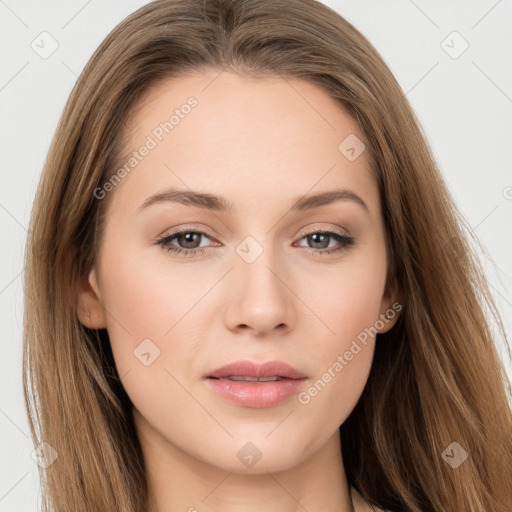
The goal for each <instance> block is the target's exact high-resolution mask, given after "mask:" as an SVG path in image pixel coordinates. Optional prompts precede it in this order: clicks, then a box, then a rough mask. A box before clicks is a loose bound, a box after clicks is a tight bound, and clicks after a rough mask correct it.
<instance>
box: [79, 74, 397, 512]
mask: <svg viewBox="0 0 512 512" xmlns="http://www.w3.org/2000/svg"><path fill="white" fill-rule="evenodd" d="M219 73H220V72H219V70H213V69H212V70H207V71H204V72H202V73H197V72H195V73H194V74H189V75H187V76H184V77H181V78H173V79H167V80H166V81H165V82H162V83H160V84H158V85H157V86H156V87H153V88H152V89H151V90H150V91H149V92H148V94H147V95H146V96H145V97H144V98H143V100H142V101H141V102H140V103H139V104H138V106H137V108H136V109H135V110H134V111H133V115H132V116H131V118H130V120H129V122H128V124H127V128H128V132H127V134H128V145H127V148H128V149H129V150H130V151H133V150H135V149H137V148H139V147H140V146H141V145H142V144H143V143H144V141H145V140H146V138H147V136H148V135H149V134H151V133H152V130H154V128H155V127H156V126H158V125H159V123H161V122H163V121H164V120H166V119H168V118H169V115H170V114H171V113H172V111H173V110H174V109H175V108H179V107H180V106H181V105H183V104H184V103H185V102H186V100H187V98H189V97H190V96H194V97H195V98H196V99H197V100H198V105H197V106H196V107H195V108H194V109H192V110H191V112H190V114H188V115H187V116H185V117H184V118H183V119H181V120H180V123H179V125H177V126H175V127H174V129H173V130H172V132H170V133H169V134H167V135H166V136H165V137H164V138H163V140H162V141H161V142H159V144H158V145H157V147H156V148H154V149H153V150H151V151H150V152H149V154H148V155H147V156H146V157H145V158H144V159H143V160H142V161H141V162H140V163H138V165H137V166H136V168H135V169H134V170H132V171H131V173H130V174H129V175H127V176H126V177H125V178H124V179H123V180H122V181H121V183H120V184H118V185H117V186H116V187H115V189H114V190H113V191H111V192H110V193H111V194H114V196H113V197H111V198H110V199H112V202H111V204H110V205H109V209H108V218H107V224H106V227H105V232H104V237H103V241H102V245H101V247H100V251H99V258H98V263H97V267H96V268H94V269H92V271H91V272H90V274H89V275H88V276H85V277H84V279H83V280H82V283H81V290H80V299H81V304H82V307H81V310H80V312H79V315H80V319H81V321H82V322H83V323H84V324H85V325H87V326H88V327H91V328H96V329H97V328H105V327H106V328H107V330H108V333H109V336H110V340H111V345H112V350H113V353H114V358H115V361H116V365H117V369H118V372H119V375H120V376H121V380H122V383H123V385H124V387H125V389H126V392H127V393H128V395H129V397H130V398H131V400H132V402H133V404H134V409H133V414H134V420H135V424H136V428H137V431H138V435H139V438H140V442H141V446H142V448H143V452H144V457H145V460H146V464H147V471H148V479H149V485H150V489H151V491H152V493H153V494H152V495H153V496H154V503H156V504H157V505H158V507H159V508H158V510H159V511H162V512H170V511H176V510H183V511H187V510H188V511H189V512H193V511H194V510H197V511H199V512H203V511H204V512H207V511H216V510H222V511H223V512H232V511H238V512H239V511H242V510H243V511H244V512H252V511H261V507H262V504H264V506H265V507H266V508H267V509H268V510H272V511H273V512H295V511H299V510H300V511H303V510H304V509H306V510H308V511H311V512H313V511H318V510H322V511H328V512H335V511H336V512H349V511H352V510H356V511H358V512H361V511H363V510H370V509H369V507H368V506H367V505H366V504H365V503H364V502H363V500H362V499H360V496H356V497H355V498H354V504H353V505H352V500H351V495H350V486H349V485H348V483H347V479H346V475H345V472H344V468H343V463H342V454H341V448H340V442H339V433H338V428H339V427H340V425H342V424H343V422H344V421H345V419H346V418H347V417H348V416H349V414H350V413H351V411H352V410H353V408H354V406H355V405H356V403H357V402H358V400H359V398H360V396H361V393H362V391H363V389H364V386H365V384H366V381H367V378H368V375H369V372H370V369H371V364H372V358H373V351H374V344H375V339H374V338H372V337H369V338H368V343H367V345H366V346H364V345H361V346H362V347H363V348H362V350H361V351H360V352H359V353H358V354H357V355H355V356H354V357H353V359H352V360H351V361H350V362H348V364H347V365H346V366H344V368H343V370H342V371H340V372H338V373H337V374H336V376H335V377H334V378H332V379H331V381H330V382H329V383H328V384H327V385H326V386H325V387H324V388H323V389H322V390H321V392H319V393H318V394H317V395H316V396H315V397H313V398H311V400H310V402H309V403H307V404H302V403H300V402H299V401H298V399H297V395H295V396H293V397H291V398H289V399H288V400H286V401H285V402H282V403H281V404H279V405H277V406H274V407H269V408H263V409H254V408H247V407H241V406H238V405H234V404H232V403H230V402H227V401H226V400H225V399H223V398H222V397H220V396H218V395H216V394H214V393H213V392H212V391H211V390H210V389H209V388H208V387H207V386H206V384H205V382H204V380H203V379H202V376H203V375H204V374H205V373H207V372H209V371H212V370H214V369H216V368H219V367H220V366H223V365H224V364H227V363H229V362H232V361H235V360H238V359H250V360H252V361H255V362H264V361H269V360H281V361H285V362H287V363H288V364H290V365H292V366H293V367H295V368H296V369H298V370H299V371H301V372H303V373H305V374H306V375H307V376H308V379H307V381H306V383H305V384H304V387H303V388H302V389H303V390H307V389H308V388H309V387H310V386H311V385H312V384H313V383H315V382H317V381H318V379H320V378H321V377H322V375H323V374H324V373H325V372H326V371H327V370H328V368H329V367H332V365H333V363H334V362H335V361H336V360H337V357H338V356H339V355H343V354H344V353H345V352H346V351H347V350H348V349H349V348H350V346H351V344H352V342H353V341H354V340H356V339H357V336H358V334H360V333H361V332H362V331H364V329H365V328H368V327H370V326H374V325H375V322H376V320H378V319H379V318H382V317H381V316H380V315H381V314H383V313H385V312H386V311H387V310H389V309H390V308H391V305H392V304H393V303H394V302H395V301H399V299H400V297H399V294H398V292H397V291H396V290H387V289H385V279H386V257H387V256H386V247H385V231H384V224H383V219H382V216H381V209H380V198H379V193H378V189H377V185H376V183H375V180H374V178H373V176H372V174H371V172H370V170H369V165H368V161H367V159H366V152H363V153H362V155H361V156H360V157H358V158H357V159H355V160H354V161H350V160H349V159H347V158H346V157H345V156H344V155H343V154H342V153H341V152H340V151H339V150H338V146H339V144H340V142H341V141H342V140H344V139H345V137H347V136H348V135H350V134H356V135H357V136H358V137H359V138H360V139H361V140H363V135H362V133H361V132H360V129H359V127H358V125H357V123H356V122H355V121H354V120H353V118H352V117H350V116H349V114H348V113H347V112H346V111H345V110H344V109H342V108H341V107H340V106H339V105H338V104H337V103H335V102H334V100H332V99H331V98H330V97H329V96H328V95H327V94H326V93H325V92H324V91H323V90H322V89H320V88H318V87H317V86H316V85H314V84H311V83H309V82H307V81H304V80H302V79H290V78H287V79H286V80H284V79H282V78H280V77H277V76H273V77H267V78H264V79H256V78H247V77H240V76H238V75H236V74H232V73H229V72H222V73H220V74H219ZM171 186H173V187H179V188H180V189H184V190H188V189H193V190H195V191H200V192H208V193H211V194H215V195H219V196H223V197H224V198H225V199H226V200H227V201H231V202H232V203H233V205H234V209H233V211H231V212H212V211H208V210H204V209H201V208H198V207H195V206H187V205H184V204H178V203H173V202H169V201H167V202H160V203H155V204H153V205H151V206H149V207H147V208H145V209H143V210H142V211H140V212H138V211H137V209H138V207H139V206H140V205H141V204H142V203H143V202H144V201H145V200H146V199H147V198H148V197H150V196H152V195H153V194H155V193H158V192H161V191H163V190H165V189H167V188H168V187H171ZM335 188H347V189H350V190H352V191H353V192H355V193H356V194H357V195H359V196H360V197H361V198H362V199H363V200H364V202H365V203H366V205H367V207H368V212H367V211H366V210H365V209H364V208H362V207H361V206H360V205H359V204H357V203H356V202H354V201H350V200H340V201H336V202H333V203H331V204H328V205H324V206H321V207H319V208H315V209H314V210H311V211H303V212H291V211H290V207H291V204H292V202H293V200H294V199H296V198H298V197H302V196H304V195H305V194H307V195H311V194H314V193H317V192H322V191H329V190H332V189H335ZM179 227H187V228H190V230H191V231H194V230H196V231H202V232H205V233H206V234H207V236H206V237H203V238H201V239H200V241H197V242H196V243H197V245H200V246H201V247H202V248H205V251H204V253H202V254H199V255H197V256H190V255H183V254H175V253H172V252H169V251H167V250H166V249H165V248H163V247H162V246H160V245H158V244H156V243H155V239H157V237H161V236H163V235H165V234H169V233H171V232H172V231H173V230H174V229H175V228H179ZM332 229H335V230H339V231H341V232H342V233H344V234H349V235H350V236H352V237H354V239H355V244H354V245H353V246H351V247H348V248H346V249H345V250H341V251H338V252H334V253H332V254H324V255H319V254H318V251H319V250H321V249H323V248H325V246H322V245H319V242H318V241H317V242H316V245H315V241H314V240H311V239H310V238H309V239H308V237H306V234H307V233H308V232H309V231H314V232H324V231H325V230H332ZM248 236H251V237H253V238H254V239H255V240H256V241H257V242H258V243H259V245H260V247H261V248H262V250H263V252H262V254H260V255H259V257H258V258H256V260H255V261H254V262H252V263H248V262H247V261H246V260H244V259H243V258H242V257H241V256H240V255H239V254H238V253H237V252H236V248H237V247H238V246H239V245H240V244H241V242H242V241H243V240H244V239H245V238H246V237H248ZM328 240H330V241H329V242H328V245H329V247H328V248H329V249H331V248H335V247H339V246H340V245H341V244H340V242H338V241H337V240H336V239H334V238H330V239H328ZM180 243H181V245H180ZM189 243H190V240H189ZM170 245H172V246H174V247H181V248H183V247H185V248H186V247H187V246H186V241H185V240H184V239H181V240H180V239H179V238H174V240H173V242H172V243H171V244H170ZM251 250H253V249H251ZM315 251H316V253H315ZM87 313H88V314H87ZM397 318H398V314H397V315H395V318H394V319H392V320H389V321H387V323H385V327H384V328H381V329H379V332H385V331H387V330H389V329H391V328H392V327H393V325H394V324H395V322H396V320H397ZM147 338H149V339H151V340H152V342H153V343H154V344H155V345H156V346H158V348H159V349H160V356H159V357H158V358H156V359H155V360H154V361H153V362H152V363H151V364H150V365H148V366H145V365H144V364H142V363H141V362H140V361H139V359H137V358H136V357H135V356H134V350H136V348H137V346H138V345H139V344H140V343H141V342H142V340H144V339H147ZM248 442H251V443H253V444H254V445H255V446H256V447H257V449H258V450H259V452H260V453H261V455H262V457H261V459H260V460H259V461H258V462H257V463H256V464H255V465H254V466H252V467H250V468H249V467H246V466H245V465H244V464H243V463H242V462H241V461H240V459H239V458H238V457H237V452H238V451H239V450H240V449H241V448H242V447H244V445H246V443H248Z"/></svg>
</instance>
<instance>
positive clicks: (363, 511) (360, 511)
mask: <svg viewBox="0 0 512 512" xmlns="http://www.w3.org/2000/svg"><path fill="white" fill-rule="evenodd" d="M350 494H351V496H352V503H353V504H354V510H355V512H390V511H387V510H384V509H382V508H378V507H370V505H369V504H368V503H367V502H366V501H365V499H364V498H363V497H362V496H361V494H359V492H357V490H356V489H355V488H354V487H350Z"/></svg>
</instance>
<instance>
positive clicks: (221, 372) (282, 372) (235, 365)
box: [206, 361, 306, 379]
mask: <svg viewBox="0 0 512 512" xmlns="http://www.w3.org/2000/svg"><path fill="white" fill-rule="evenodd" d="M234 376H239V377H256V378H260V377H282V378H287V379H304V378H306V375H304V374H303V373H301V372H299V371H298V370H296V369H295V368H293V366H290V365H289V364H286V363H284V362H282V361H268V362H266V363H262V364H258V363H254V362H253V361H234V362H232V363H229V364H227V365H225V366H222V367H221V368H218V369H217V370H214V371H213V372H210V373H208V374H207V375H206V378H208V377H210V378H214V379H220V378H222V377H234Z"/></svg>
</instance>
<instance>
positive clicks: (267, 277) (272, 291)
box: [226, 236, 292, 333]
mask: <svg viewBox="0 0 512 512" xmlns="http://www.w3.org/2000/svg"><path fill="white" fill-rule="evenodd" d="M271 240H272V237H271V236H266V237H265V240H264V241H262V242H260V241H258V240H256V238H255V237H252V236H248V237H246V238H245V239H244V240H242V242H241V243H240V244H239V245H238V246H237V247H236V248H235V252H236V254H235V259H234V267H235V268H234V272H233V273H232V276H231V279H232V286H233V287H232V294H231V298H230V307H229V308H228V318H227V319H226V321H227V323H228V324H229V325H230V327H231V328H236V327H237V326H240V325H244V326H247V327H251V328H252V329H254V330H255V331H257V332H259V333H263V332H266V331H269V330H271V329H273V328H274V327H277V326H281V325H286V326H288V327H289V326H290V325H289V324H290V323H291V321H292V316H291V314H290V313H291V306H292V304H291V298H290V292H289V290H288V289H287V286H286V285H285V283H286V276H285V275H283V268H284V265H282V263H283V262H282V258H280V257H279V251H275V250H274V248H273V247H272V242H271Z"/></svg>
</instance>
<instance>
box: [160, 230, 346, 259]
mask: <svg viewBox="0 0 512 512" xmlns="http://www.w3.org/2000/svg"><path fill="white" fill-rule="evenodd" d="M205 238H207V239H210V240H212V238H211V237H210V236H208V234H206V233H204V232H203V231H196V230H193V229H189V228H184V229H179V230H176V231H174V232H172V233H169V234H168V235H165V236H164V237H162V238H160V239H159V240H157V241H156V243H157V244H158V245H160V246H162V248H163V249H165V250H166V251H170V252H174V253H175V254H182V255H185V256H187V255H188V256H197V255H199V254H202V253H204V252H205V250H206V248H207V247H208V246H207V245H206V246H205V245H201V242H202V241H203V240H204V239H205ZM304 239H306V240H307V243H308V244H312V247H309V248H308V249H309V251H308V252H310V253H313V254H319V255H323V254H332V253H335V252H340V251H343V250H346V249H348V248H349V247H351V246H353V245H354V244H355V239H354V238H353V237H352V236H349V235H346V234H344V233H341V232H338V231H330V230H327V231H320V230H316V231H311V232H309V233H306V235H304V236H303V237H302V238H301V239H300V240H304ZM173 240H176V242H177V243H178V246H176V245H173V243H172V242H173ZM332 241H335V242H337V243H338V245H334V247H333V246H332V245H331V242H332ZM216 243H217V242H216ZM180 246H181V247H180ZM298 247H304V246H303V245H299V246H298Z"/></svg>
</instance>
